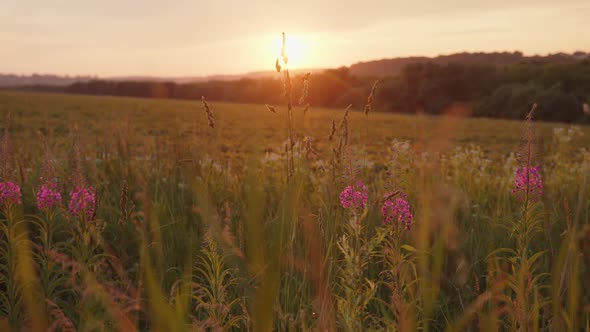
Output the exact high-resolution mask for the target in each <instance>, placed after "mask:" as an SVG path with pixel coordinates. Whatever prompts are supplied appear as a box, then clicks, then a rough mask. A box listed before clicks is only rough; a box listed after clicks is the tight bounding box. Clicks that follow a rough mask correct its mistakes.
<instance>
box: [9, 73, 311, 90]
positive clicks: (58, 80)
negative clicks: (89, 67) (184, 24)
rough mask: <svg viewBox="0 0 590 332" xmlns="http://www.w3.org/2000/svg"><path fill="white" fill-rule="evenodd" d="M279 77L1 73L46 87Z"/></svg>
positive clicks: (12, 81) (13, 82)
mask: <svg viewBox="0 0 590 332" xmlns="http://www.w3.org/2000/svg"><path fill="white" fill-rule="evenodd" d="M321 70H322V69H294V70H291V72H292V73H293V74H301V73H305V72H307V71H313V72H318V71H321ZM269 77H275V78H276V77H277V72H276V71H274V70H267V71H256V72H249V73H245V74H231V75H207V76H181V77H158V76H113V77H100V78H99V77H97V76H57V75H39V74H33V75H14V74H2V73H0V87H23V86H46V87H65V86H69V85H72V84H74V83H80V82H82V83H84V82H90V81H95V80H98V79H100V80H105V81H112V82H123V81H125V82H173V83H177V84H184V83H200V82H209V81H237V80H240V79H243V78H251V79H258V78H269Z"/></svg>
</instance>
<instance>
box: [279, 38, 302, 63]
mask: <svg viewBox="0 0 590 332" xmlns="http://www.w3.org/2000/svg"><path fill="white" fill-rule="evenodd" d="M285 37H286V53H287V55H288V67H289V68H301V67H302V66H304V65H305V63H306V62H307V60H308V59H307V56H308V48H307V44H306V42H305V38H303V37H302V36H298V35H289V34H287V35H286V36H285ZM282 46H283V39H282V36H281V37H279V38H277V42H276V52H277V58H278V59H279V61H280V63H281V65H284V62H283V59H282V57H281V49H282Z"/></svg>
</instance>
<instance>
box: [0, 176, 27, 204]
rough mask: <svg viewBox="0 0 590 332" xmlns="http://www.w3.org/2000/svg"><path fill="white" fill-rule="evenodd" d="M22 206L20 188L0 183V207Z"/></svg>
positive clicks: (15, 185)
mask: <svg viewBox="0 0 590 332" xmlns="http://www.w3.org/2000/svg"><path fill="white" fill-rule="evenodd" d="M5 204H6V205H12V204H22V201H21V193H20V187H19V185H18V184H16V183H14V182H11V181H7V182H0V205H5Z"/></svg>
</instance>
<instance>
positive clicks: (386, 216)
mask: <svg viewBox="0 0 590 332" xmlns="http://www.w3.org/2000/svg"><path fill="white" fill-rule="evenodd" d="M392 195H393V194H392V193H388V194H387V195H386V197H390V198H387V199H386V200H385V202H383V206H382V207H381V215H383V224H385V225H386V224H394V223H398V224H404V225H405V226H406V228H407V229H408V230H410V227H411V226H412V221H413V219H414V216H413V215H412V212H410V203H408V201H407V199H406V195H405V194H400V195H399V197H397V198H391V196H392Z"/></svg>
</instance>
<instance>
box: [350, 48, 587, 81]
mask: <svg viewBox="0 0 590 332" xmlns="http://www.w3.org/2000/svg"><path fill="white" fill-rule="evenodd" d="M589 57H590V53H585V52H575V53H573V54H567V53H556V54H549V55H545V56H540V55H534V56H525V55H523V54H522V52H493V53H483V52H478V53H467V52H464V53H454V54H449V55H439V56H437V57H406V58H392V59H382V60H374V61H367V62H359V63H355V64H353V65H351V66H350V73H351V74H353V75H356V76H361V77H363V76H375V77H376V76H395V75H397V74H399V73H400V72H401V70H402V69H403V68H404V67H405V66H407V65H409V64H415V63H425V62H429V63H434V64H438V65H446V64H451V63H456V64H462V65H500V66H506V65H513V64H517V63H521V62H524V63H538V64H547V63H572V62H576V61H579V60H582V59H586V58H589Z"/></svg>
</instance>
